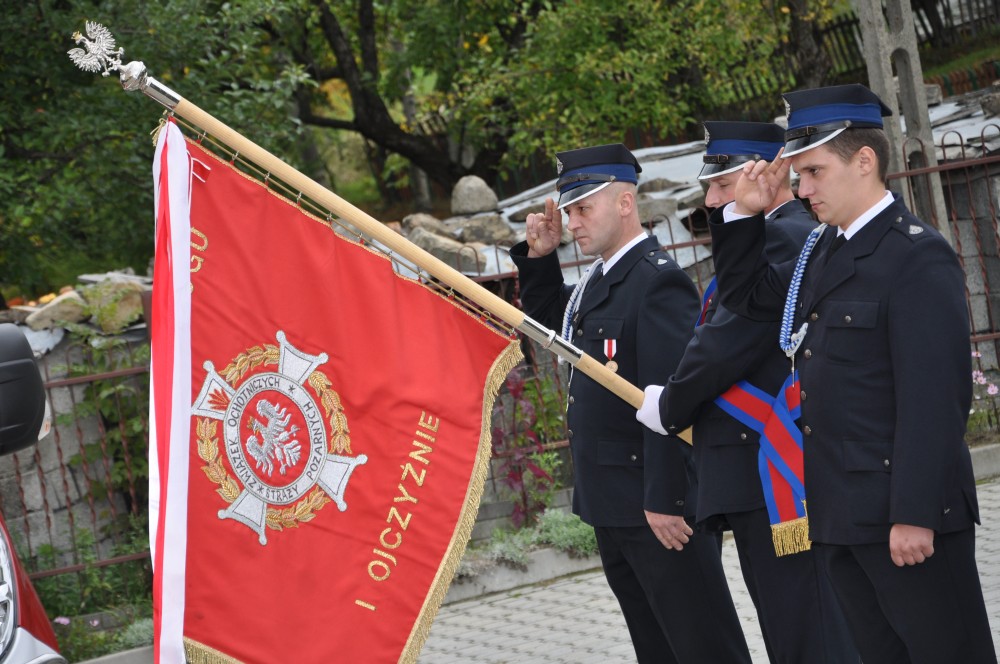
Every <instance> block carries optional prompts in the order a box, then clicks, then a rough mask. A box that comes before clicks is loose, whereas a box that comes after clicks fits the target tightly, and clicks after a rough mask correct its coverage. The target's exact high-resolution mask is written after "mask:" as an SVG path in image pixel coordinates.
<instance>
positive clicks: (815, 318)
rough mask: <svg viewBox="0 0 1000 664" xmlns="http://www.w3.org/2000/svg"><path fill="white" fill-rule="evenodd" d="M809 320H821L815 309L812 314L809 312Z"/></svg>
mask: <svg viewBox="0 0 1000 664" xmlns="http://www.w3.org/2000/svg"><path fill="white" fill-rule="evenodd" d="M809 320H811V321H817V320H819V314H818V313H816V312H815V311H814V312H812V313H811V314H809Z"/></svg>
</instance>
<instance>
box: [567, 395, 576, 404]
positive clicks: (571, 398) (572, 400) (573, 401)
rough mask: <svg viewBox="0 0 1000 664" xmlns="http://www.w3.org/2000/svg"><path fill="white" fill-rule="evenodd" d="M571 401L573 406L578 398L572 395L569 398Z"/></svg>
mask: <svg viewBox="0 0 1000 664" xmlns="http://www.w3.org/2000/svg"><path fill="white" fill-rule="evenodd" d="M569 403H570V405H571V406H572V405H573V404H575V403H576V399H574V398H573V397H572V396H570V398H569Z"/></svg>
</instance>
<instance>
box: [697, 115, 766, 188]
mask: <svg viewBox="0 0 1000 664" xmlns="http://www.w3.org/2000/svg"><path fill="white" fill-rule="evenodd" d="M705 142H706V146H705V156H704V157H702V161H703V162H704V166H702V167H701V173H699V174H698V179H699V180H710V179H711V178H714V177H718V176H720V175H725V174H726V173H732V172H733V171H736V170H739V169H740V168H741V167H742V166H743V164H745V163H747V162H748V161H757V160H758V159H766V160H767V161H772V160H774V158H775V157H776V156H777V155H778V150H780V149H781V146H783V145H784V144H785V130H784V129H783V128H781V127H780V126H778V125H776V124H773V123H771V122H718V121H708V122H705Z"/></svg>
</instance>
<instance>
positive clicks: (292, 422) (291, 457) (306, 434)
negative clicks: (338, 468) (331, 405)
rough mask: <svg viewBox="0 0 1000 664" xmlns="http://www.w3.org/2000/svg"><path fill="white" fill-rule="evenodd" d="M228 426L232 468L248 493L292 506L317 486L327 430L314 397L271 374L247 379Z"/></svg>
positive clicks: (227, 418)
mask: <svg viewBox="0 0 1000 664" xmlns="http://www.w3.org/2000/svg"><path fill="white" fill-rule="evenodd" d="M223 422H224V423H225V428H224V435H223V439H224V440H225V446H226V455H227V457H228V458H229V465H230V467H231V468H232V469H233V471H234V473H235V475H236V478H237V479H238V480H239V481H240V483H242V484H243V486H244V487H245V488H246V490H247V491H249V492H250V493H252V494H254V495H255V496H257V497H258V498H260V499H261V500H263V501H264V502H266V503H269V504H271V505H288V504H289V503H293V502H295V501H297V500H298V499H299V498H301V497H302V496H304V495H305V494H306V492H307V491H309V489H311V488H312V487H313V486H314V485H315V484H316V481H317V479H318V478H319V472H320V470H321V469H322V467H323V463H324V462H325V461H326V452H327V441H326V429H325V427H324V426H323V419H322V417H321V416H320V411H319V409H318V408H317V407H316V402H315V401H314V400H313V398H312V396H310V394H309V392H308V391H307V390H305V389H303V388H302V387H300V386H299V385H296V384H295V382H294V381H292V380H291V379H290V378H288V377H287V376H282V375H281V374H279V373H270V372H268V373H261V374H256V375H254V376H253V377H252V378H250V379H249V380H246V381H245V382H243V384H242V385H240V386H239V388H238V389H237V391H236V394H235V396H234V397H233V399H232V401H230V402H229V408H227V409H226V415H225V419H224V420H223Z"/></svg>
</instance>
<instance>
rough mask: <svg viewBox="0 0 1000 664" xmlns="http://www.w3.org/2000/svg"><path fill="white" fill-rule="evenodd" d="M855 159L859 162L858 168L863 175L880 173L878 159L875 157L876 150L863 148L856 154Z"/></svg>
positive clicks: (867, 147)
mask: <svg viewBox="0 0 1000 664" xmlns="http://www.w3.org/2000/svg"><path fill="white" fill-rule="evenodd" d="M854 158H855V159H857V160H858V167H859V168H860V169H861V174H862V175H868V174H870V173H872V172H878V157H876V156H875V150H872V149H871V148H870V147H869V146H867V145H865V146H863V147H862V148H861V149H860V150H858V151H857V152H856V153H855V155H854Z"/></svg>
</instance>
